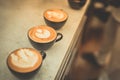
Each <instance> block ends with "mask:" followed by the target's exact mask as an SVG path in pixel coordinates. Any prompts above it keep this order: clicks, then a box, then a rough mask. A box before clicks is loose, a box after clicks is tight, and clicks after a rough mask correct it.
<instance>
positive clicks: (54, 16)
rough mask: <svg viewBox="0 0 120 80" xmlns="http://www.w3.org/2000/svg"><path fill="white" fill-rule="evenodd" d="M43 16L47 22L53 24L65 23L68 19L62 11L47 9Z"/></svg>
mask: <svg viewBox="0 0 120 80" xmlns="http://www.w3.org/2000/svg"><path fill="white" fill-rule="evenodd" d="M43 15H44V17H45V18H46V19H47V20H49V21H53V22H62V21H65V20H66V19H67V17H68V15H67V13H66V12H65V11H64V10H62V9H48V10H46V11H45V12H44V14H43Z"/></svg>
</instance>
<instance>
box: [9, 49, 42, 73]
mask: <svg viewBox="0 0 120 80" xmlns="http://www.w3.org/2000/svg"><path fill="white" fill-rule="evenodd" d="M20 49H30V50H33V51H35V52H36V55H37V57H38V61H37V62H36V63H35V65H34V66H33V67H28V68H20V67H18V66H16V65H14V64H13V63H12V59H11V54H16V53H15V52H16V51H19V50H20ZM42 62H43V58H42V55H41V53H40V52H39V51H38V50H36V49H34V48H18V49H15V50H14V51H12V52H10V53H9V55H8V57H7V66H8V67H9V68H10V69H11V70H13V71H15V72H18V73H30V72H33V71H35V70H37V69H38V68H39V67H40V66H41V65H42Z"/></svg>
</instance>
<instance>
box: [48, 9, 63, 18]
mask: <svg viewBox="0 0 120 80" xmlns="http://www.w3.org/2000/svg"><path fill="white" fill-rule="evenodd" d="M47 14H48V18H57V19H62V18H64V14H62V13H61V12H55V11H47Z"/></svg>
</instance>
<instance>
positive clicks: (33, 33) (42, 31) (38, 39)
mask: <svg viewBox="0 0 120 80" xmlns="http://www.w3.org/2000/svg"><path fill="white" fill-rule="evenodd" d="M28 38H29V40H30V42H31V44H32V45H33V47H35V48H36V49H38V50H47V49H49V48H50V47H52V46H53V44H54V43H55V42H58V41H60V40H61V39H62V38H63V35H62V34H61V33H57V32H56V31H55V29H53V28H52V27H49V26H46V25H39V26H35V27H32V28H30V29H29V30H28Z"/></svg>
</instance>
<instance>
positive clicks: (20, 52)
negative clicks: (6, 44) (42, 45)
mask: <svg viewBox="0 0 120 80" xmlns="http://www.w3.org/2000/svg"><path fill="white" fill-rule="evenodd" d="M41 63H42V56H41V54H40V52H38V51H37V50H35V49H32V48H20V49H17V50H15V51H13V52H11V54H10V55H9V56H8V58H7V64H8V67H9V68H10V69H12V70H13V71H15V72H18V73H29V72H32V71H34V70H36V69H38V68H39V67H40V65H41Z"/></svg>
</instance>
